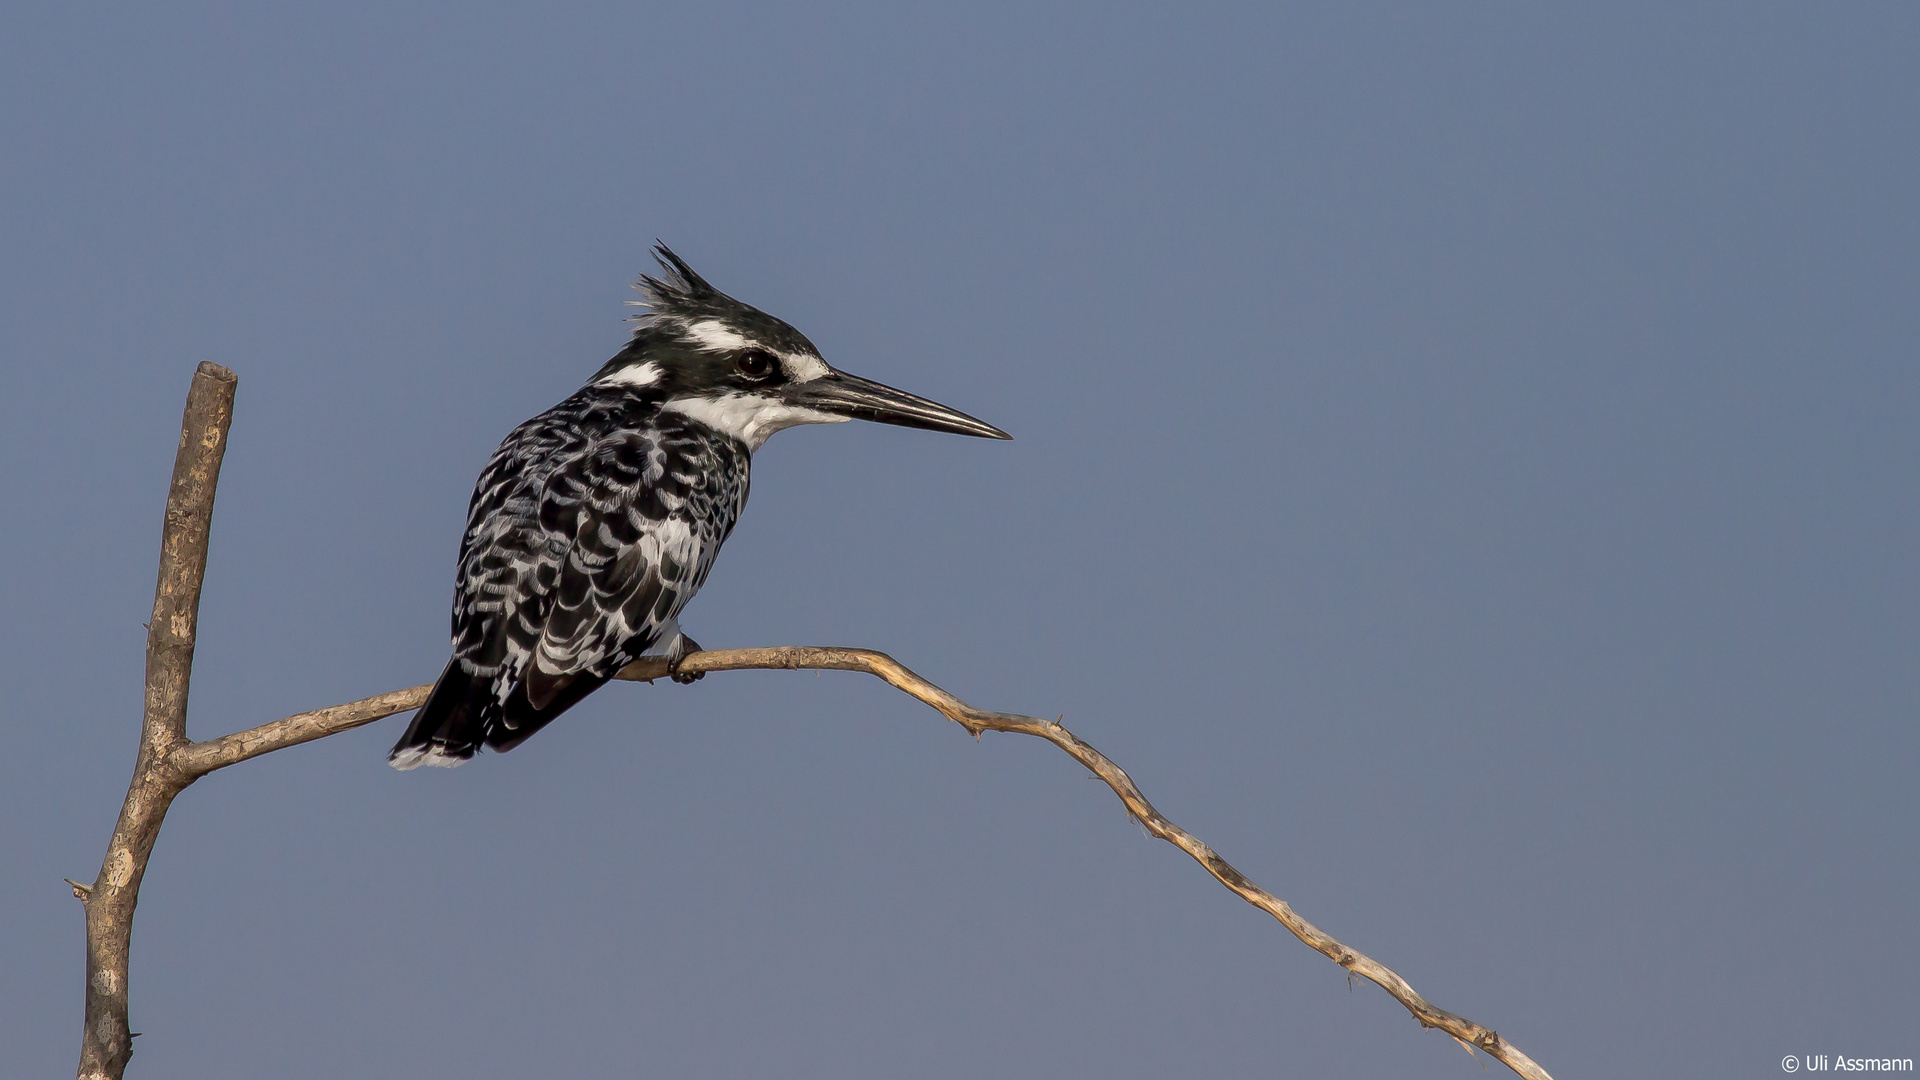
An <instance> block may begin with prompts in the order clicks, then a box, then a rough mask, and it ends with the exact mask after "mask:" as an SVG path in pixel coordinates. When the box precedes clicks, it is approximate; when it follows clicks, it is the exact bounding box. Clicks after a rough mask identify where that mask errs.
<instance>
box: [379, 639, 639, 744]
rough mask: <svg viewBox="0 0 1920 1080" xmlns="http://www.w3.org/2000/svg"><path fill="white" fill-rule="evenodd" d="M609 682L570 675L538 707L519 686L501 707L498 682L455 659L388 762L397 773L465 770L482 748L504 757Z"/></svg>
mask: <svg viewBox="0 0 1920 1080" xmlns="http://www.w3.org/2000/svg"><path fill="white" fill-rule="evenodd" d="M606 681H607V680H606V677H605V676H602V675H594V674H591V673H589V672H580V673H578V674H575V675H570V676H568V677H566V678H565V679H564V680H562V681H561V682H559V683H558V684H557V685H554V686H550V687H542V688H541V693H540V696H541V698H542V701H541V703H540V704H539V705H538V706H536V705H534V703H533V702H531V701H529V700H528V698H527V687H526V686H525V685H520V686H515V687H514V688H513V692H512V693H510V694H509V695H507V700H506V702H505V703H504V704H502V703H501V702H499V701H498V700H496V699H495V697H494V691H493V681H492V680H491V679H476V678H475V677H474V675H473V674H472V673H470V672H468V671H467V670H466V669H465V668H464V667H462V666H461V664H460V658H459V657H455V658H453V659H452V660H449V661H447V669H446V670H445V671H442V672H441V673H440V680H439V681H438V682H436V683H434V684H433V689H432V690H430V691H428V692H427V703H426V704H425V705H422V706H420V711H419V712H417V713H414V714H413V722H412V723H410V724H408V725H407V733H406V734H405V735H402V736H400V741H399V742H397V743H394V744H393V749H392V750H390V751H388V752H387V763H388V764H390V765H392V766H393V767H394V768H396V769H413V768H418V767H419V766H421V765H439V766H446V767H451V766H454V765H462V764H465V763H466V762H468V761H471V760H473V755H474V754H476V753H478V752H479V750H480V746H481V744H483V743H484V744H486V745H487V746H489V747H491V748H492V749H493V750H495V751H497V752H500V753H505V752H506V751H508V750H511V749H513V748H514V747H516V746H519V745H520V744H521V743H523V742H525V741H526V740H527V737H528V736H530V735H532V734H533V733H534V732H536V731H539V730H540V729H541V728H543V727H546V726H547V725H548V724H549V723H552V722H553V719H554V717H557V716H559V715H560V714H561V713H563V712H566V711H567V710H568V709H570V708H572V707H573V706H574V705H575V704H577V703H579V701H580V699H581V698H584V697H586V696H587V695H588V694H591V693H593V692H594V691H595V690H598V689H599V688H600V687H601V686H602V685H604V684H605V683H606Z"/></svg>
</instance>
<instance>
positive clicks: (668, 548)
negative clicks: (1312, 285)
mask: <svg viewBox="0 0 1920 1080" xmlns="http://www.w3.org/2000/svg"><path fill="white" fill-rule="evenodd" d="M654 258H655V259H656V260H657V261H658V262H659V264H660V270H661V276H660V277H657V278H656V277H652V276H650V275H647V276H642V277H641V279H640V283H639V285H638V288H639V289H640V290H641V292H642V294H643V295H644V296H645V300H644V301H642V302H641V303H642V305H643V306H644V307H645V308H646V312H645V314H643V315H642V316H641V317H640V320H639V326H638V328H637V329H635V330H634V333H633V340H631V341H629V342H628V343H627V347H626V348H624V349H622V350H620V353H619V354H618V355H616V356H615V357H614V358H613V359H611V360H609V361H607V363H606V365H605V366H603V367H602V368H601V369H600V370H599V371H598V372H597V373H596V374H595V375H594V376H593V379H592V380H591V381H589V382H588V383H587V385H585V386H583V387H581V388H580V389H579V391H577V392H576V393H575V394H574V395H573V396H572V397H570V398H568V399H566V400H565V401H562V402H561V403H560V404H558V405H555V406H554V407H553V408H551V409H548V410H547V411H546V412H543V413H541V414H540V415H539V416H536V417H534V418H533V419H531V420H529V421H527V422H526V423H524V424H521V425H520V426H519V427H517V428H515V429H514V430H513V433H512V434H510V435H508V436H507V438H506V441H504V442H502V443H501V444H500V448H499V449H498V450H495V451H494V453H493V457H492V458H491V459H489V460H488V461H487V467H486V468H485V469H484V470H483V471H482V472H481V473H480V481H479V483H478V484H476V485H475V486H474V489H473V502H472V503H471V504H470V505H469V507H468V510H467V531H466V535H465V536H464V537H463V538H462V540H461V542H460V565H459V569H458V573H457V576H456V579H455V582H454V595H453V659H451V660H449V661H448V662H447V667H446V670H445V671H444V672H442V673H441V675H440V679H439V681H438V682H436V683H434V686H433V691H432V692H431V693H430V694H428V695H427V703H426V704H425V705H423V706H421V708H420V711H419V712H418V713H416V714H414V717H413V722H412V723H411V724H409V725H408V727H407V733H406V734H405V735H402V736H401V737H400V741H399V742H398V743H396V744H394V747H393V751H392V752H391V753H390V754H388V755H387V760H388V761H389V762H391V763H392V764H393V766H394V767H395V768H399V769H411V768H413V767H415V766H417V765H458V764H460V763H461V762H464V761H466V760H468V759H470V758H472V757H473V755H474V753H475V752H476V751H478V750H479V749H480V747H481V745H482V744H485V745H486V746H489V747H492V748H493V749H494V750H498V751H505V750H511V749H513V748H514V747H515V746H518V745H520V743H521V742H522V741H524V740H525V739H526V738H527V736H529V735H532V734H533V733H534V732H536V731H538V730H540V729H541V728H542V727H544V726H546V724H547V723H548V722H549V721H551V720H552V719H553V718H554V717H556V716H559V715H560V714H561V713H563V712H565V711H567V709H569V708H570V707H572V706H573V705H574V704H575V703H577V702H578V701H579V700H580V699H581V698H584V697H586V696H587V695H588V694H591V693H592V692H593V691H595V690H597V689H599V687H600V686H601V684H603V683H605V682H606V681H607V680H608V679H611V678H612V677H613V675H614V673H615V672H617V671H619V670H620V669H621V668H622V667H625V666H626V665H627V664H628V663H630V662H631V661H633V660H635V659H637V658H638V657H641V656H645V655H663V654H664V655H665V656H667V657H669V658H670V659H671V660H672V661H673V662H674V663H675V664H678V663H679V661H680V659H681V658H682V657H684V656H686V655H687V654H688V653H691V652H695V651H698V649H699V648H700V647H699V646H698V645H696V644H695V643H694V642H693V641H692V639H690V638H688V637H687V636H686V635H685V634H683V633H681V632H680V623H679V615H680V609H681V608H683V607H685V606H686V603H687V601H688V600H691V599H692V598H693V594H694V593H696V592H699V591H700V586H701V585H702V584H703V583H704V582H705V581H706V580H707V571H708V570H710V569H712V567H713V559H714V556H715V555H718V554H719V553H720V545H721V544H722V543H725V542H726V539H727V535H728V534H729V533H731V532H732V531H733V525H734V522H736V521H737V520H739V518H740V511H741V509H742V508H743V507H745V506H746V503H747V477H748V472H749V469H750V466H751V462H752V456H753V452H754V451H756V450H758V449H760V446H761V444H762V443H764V442H766V441H767V437H768V436H770V435H772V434H773V433H774V432H776V431H780V430H782V429H783V428H790V427H794V426H796V425H799V424H837V423H842V422H845V421H847V420H853V419H860V420H877V421H879V422H880V423H883V424H900V425H903V426H905V427H918V428H929V429H931V430H934V431H949V432H953V433H955V434H959V435H977V436H981V437H984V438H992V439H1006V438H1010V437H1011V436H1009V435H1008V434H1007V433H1006V432H1004V431H1001V430H1000V429H999V428H996V427H994V426H993V425H991V424H987V423H983V422H981V421H979V420H975V419H974V418H973V417H971V416H968V415H966V414H965V413H961V412H958V411H955V410H953V409H949V408H947V407H946V406H945V405H938V404H935V403H934V402H931V401H928V400H926V399H925V398H920V397H915V396H914V395H912V394H909V393H906V392H904V391H901V390H895V389H893V388H891V387H887V386H882V385H880V384H879V383H876V382H870V381H868V380H866V379H862V378H859V377H858V376H854V375H848V374H846V373H844V372H841V371H836V370H835V369H833V368H832V367H829V366H828V365H827V362H826V361H825V360H823V359H821V358H820V350H818V349H816V348H814V346H813V343H812V342H811V341H808V340H807V339H806V336H805V335H803V334H801V333H800V331H798V330H795V329H794V328H793V327H791V326H788V325H787V324H786V323H784V322H782V321H780V320H779V319H776V318H774V317H773V316H771V315H768V314H766V313H764V312H762V311H759V310H758V309H756V308H752V307H749V306H748V305H746V304H743V303H741V302H740V301H738V300H735V299H734V298H733V297H731V296H728V295H726V294H725V293H723V292H721V291H719V290H718V289H715V288H714V287H713V286H711V285H709V284H707V282H706V281H705V280H704V279H702V278H701V277H700V275H698V274H696V273H694V272H693V270H692V269H691V268H689V267H688V266H687V264H686V263H684V262H682V261H681V260H680V258H679V256H677V255H675V254H674V253H673V252H671V251H669V250H667V247H666V245H664V244H661V245H657V246H655V248H654ZM698 677H699V676H697V675H695V676H693V677H691V678H687V677H683V676H681V675H679V674H675V675H674V678H675V679H676V680H679V681H682V682H691V681H692V680H693V679H694V678H698Z"/></svg>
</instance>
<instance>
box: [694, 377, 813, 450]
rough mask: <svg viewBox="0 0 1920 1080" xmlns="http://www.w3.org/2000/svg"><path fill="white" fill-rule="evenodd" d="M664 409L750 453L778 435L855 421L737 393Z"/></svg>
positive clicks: (756, 395) (757, 395)
mask: <svg viewBox="0 0 1920 1080" xmlns="http://www.w3.org/2000/svg"><path fill="white" fill-rule="evenodd" d="M662 407H663V408H666V409H670V410H672V411H674V412H677V413H679V414H680V415H682V416H685V417H687V418H688V419H691V420H698V421H699V422H700V423H702V424H705V425H707V426H708V427H710V428H712V429H713V430H715V431H718V432H721V433H723V434H726V435H731V436H733V437H734V438H736V439H739V440H740V441H741V442H743V443H746V444H747V449H748V450H758V449H760V445H761V444H762V443H764V442H766V441H767V438H768V437H769V436H771V435H772V434H773V433H774V432H776V431H784V430H786V429H787V428H790V427H798V426H800V425H801V424H844V423H846V422H847V421H848V420H849V419H851V417H846V416H835V415H833V414H832V413H824V412H820V411H819V410H817V409H803V408H800V407H798V406H795V405H789V404H788V403H786V402H784V401H778V400H775V399H774V398H770V397H763V396H762V395H760V394H744V393H739V392H737V391H736V392H733V393H727V394H722V395H720V396H719V397H717V398H707V397H689V398H675V399H673V400H672V401H669V402H667V403H666V404H665V405H664V406H662Z"/></svg>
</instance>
